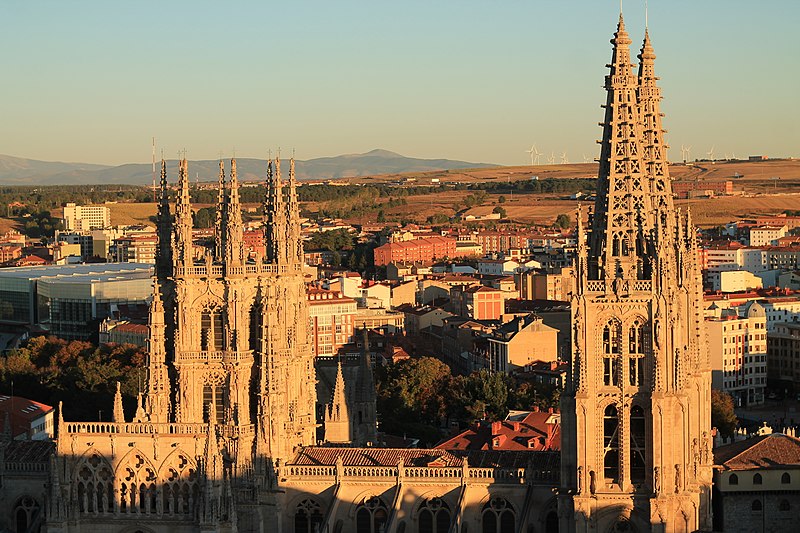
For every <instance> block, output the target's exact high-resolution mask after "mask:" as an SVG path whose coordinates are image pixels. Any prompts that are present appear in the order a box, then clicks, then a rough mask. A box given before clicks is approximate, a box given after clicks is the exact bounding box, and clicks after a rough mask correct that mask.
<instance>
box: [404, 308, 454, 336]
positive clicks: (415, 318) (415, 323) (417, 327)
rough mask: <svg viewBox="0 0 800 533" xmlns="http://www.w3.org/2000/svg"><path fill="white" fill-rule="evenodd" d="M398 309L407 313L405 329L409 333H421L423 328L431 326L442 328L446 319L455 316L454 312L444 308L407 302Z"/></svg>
mask: <svg viewBox="0 0 800 533" xmlns="http://www.w3.org/2000/svg"><path fill="white" fill-rule="evenodd" d="M397 311H400V312H402V313H403V315H405V331H406V334H408V335H419V334H420V333H421V332H422V331H423V330H425V329H427V328H430V327H431V326H436V327H439V328H441V327H442V321H443V320H444V319H446V318H450V317H452V316H454V315H453V313H448V312H447V311H445V310H444V309H441V308H439V307H431V306H428V305H422V306H413V305H410V304H406V305H401V306H400V307H398V308H397Z"/></svg>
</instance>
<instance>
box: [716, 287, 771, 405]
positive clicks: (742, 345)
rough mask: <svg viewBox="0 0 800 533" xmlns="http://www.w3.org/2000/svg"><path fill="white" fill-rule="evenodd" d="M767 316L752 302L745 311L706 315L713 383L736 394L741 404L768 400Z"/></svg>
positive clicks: (737, 401)
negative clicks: (765, 392) (738, 313)
mask: <svg viewBox="0 0 800 533" xmlns="http://www.w3.org/2000/svg"><path fill="white" fill-rule="evenodd" d="M766 321H767V317H766V312H765V311H764V308H763V307H762V306H761V305H759V304H758V303H755V302H754V303H752V304H751V305H750V306H749V307H748V309H747V310H746V312H745V314H744V315H742V316H739V315H737V314H735V311H732V312H729V313H725V314H723V315H722V316H721V317H719V318H709V319H706V322H705V326H706V332H707V334H708V352H709V356H710V358H711V385H712V386H713V387H714V388H715V389H718V390H722V391H725V392H727V393H728V394H730V395H731V396H733V398H734V402H735V403H736V405H738V406H747V405H758V404H762V403H764V389H765V388H766V385H767V324H766Z"/></svg>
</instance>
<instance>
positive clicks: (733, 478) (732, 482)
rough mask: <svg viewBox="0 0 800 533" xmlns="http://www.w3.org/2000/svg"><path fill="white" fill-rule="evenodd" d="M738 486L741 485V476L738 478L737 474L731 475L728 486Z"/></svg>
mask: <svg viewBox="0 0 800 533" xmlns="http://www.w3.org/2000/svg"><path fill="white" fill-rule="evenodd" d="M738 484H739V476H737V475H736V474H731V475H730V477H728V485H738Z"/></svg>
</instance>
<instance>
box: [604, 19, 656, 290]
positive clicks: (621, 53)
mask: <svg viewBox="0 0 800 533" xmlns="http://www.w3.org/2000/svg"><path fill="white" fill-rule="evenodd" d="M611 43H612V44H613V45H614V51H613V55H612V61H611V64H610V65H608V66H609V68H610V69H611V71H610V72H609V74H608V75H607V76H606V83H605V88H606V91H607V98H606V105H605V106H604V107H605V110H606V111H605V120H604V121H603V122H602V123H601V126H603V138H602V141H601V145H602V147H601V150H600V168H599V175H598V191H597V192H598V194H597V200H596V202H595V209H594V216H593V219H592V224H591V227H592V229H591V235H590V238H589V242H590V251H591V257H592V259H591V263H590V268H589V278H590V279H614V278H625V279H643V278H646V277H647V272H646V270H647V268H646V267H647V265H646V264H645V263H646V254H645V253H644V243H645V242H646V240H647V237H648V233H649V231H650V230H651V229H652V224H651V223H650V221H649V220H648V216H647V215H648V214H649V213H650V212H651V211H652V203H651V190H650V180H649V179H648V178H647V176H646V174H645V170H644V168H643V161H642V147H641V138H642V137H641V122H640V119H639V109H638V105H637V98H636V93H637V88H638V87H637V83H636V78H635V77H634V76H633V73H632V64H631V60H630V44H631V40H630V38H629V37H628V33H627V32H626V31H625V22H624V21H623V19H622V14H620V17H619V24H618V26H617V32H616V33H615V34H614V38H613V39H612V40H611Z"/></svg>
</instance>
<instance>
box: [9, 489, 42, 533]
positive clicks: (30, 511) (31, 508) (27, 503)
mask: <svg viewBox="0 0 800 533" xmlns="http://www.w3.org/2000/svg"><path fill="white" fill-rule="evenodd" d="M39 508H40V506H39V502H37V501H36V500H35V499H33V498H32V497H30V496H23V497H22V498H20V499H19V500H17V503H16V505H15V506H14V521H15V523H16V526H17V531H28V527H30V525H31V524H32V523H33V521H34V520H35V519H36V517H37V516H38V514H39Z"/></svg>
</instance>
